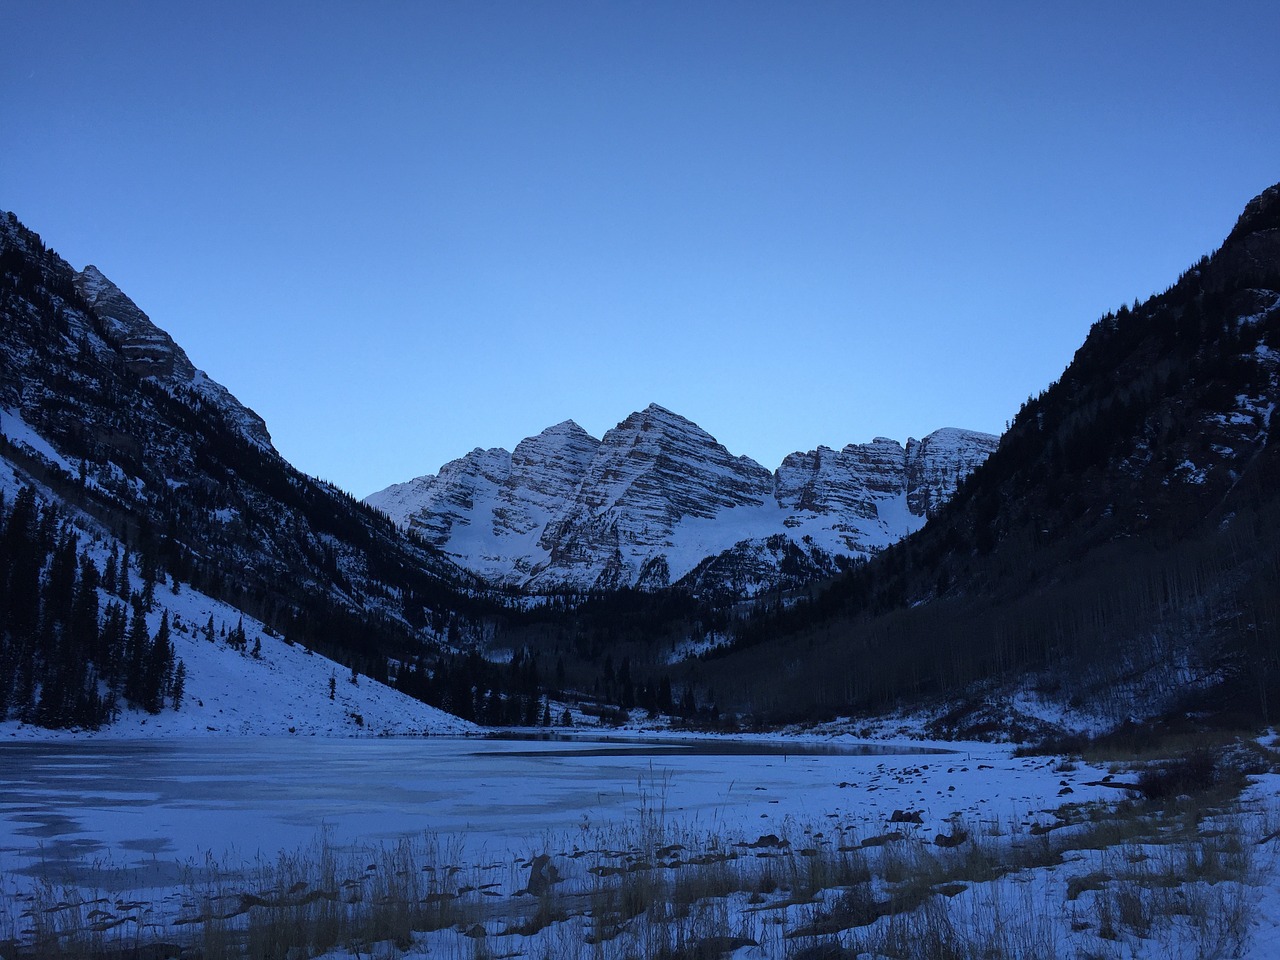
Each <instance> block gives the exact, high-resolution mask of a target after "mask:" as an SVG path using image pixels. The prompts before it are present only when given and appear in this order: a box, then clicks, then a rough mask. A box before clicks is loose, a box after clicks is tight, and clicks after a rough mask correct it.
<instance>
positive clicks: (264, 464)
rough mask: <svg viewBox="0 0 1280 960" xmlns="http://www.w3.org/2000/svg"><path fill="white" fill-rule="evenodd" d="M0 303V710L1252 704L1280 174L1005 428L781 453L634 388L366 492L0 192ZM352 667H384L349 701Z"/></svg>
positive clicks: (1011, 727) (975, 720)
mask: <svg viewBox="0 0 1280 960" xmlns="http://www.w3.org/2000/svg"><path fill="white" fill-rule="evenodd" d="M0 314H2V316H3V327H0V721H3V720H5V719H18V720H22V721H24V722H32V723H37V724H40V725H43V726H55V727H57V726H61V727H77V728H84V727H96V726H101V725H103V724H107V723H112V722H116V723H122V722H123V720H122V719H121V718H122V717H124V718H130V717H132V718H140V719H138V720H137V722H138V724H141V723H142V722H144V721H145V720H146V718H148V717H155V716H157V715H158V714H159V713H160V712H161V711H166V710H169V709H171V708H173V709H175V710H179V709H180V710H181V711H182V716H183V717H184V720H183V722H182V723H181V724H179V725H178V726H179V727H180V728H181V729H183V730H199V729H201V728H206V729H210V730H213V729H219V730H221V729H235V730H236V731H237V732H250V731H251V730H252V729H253V728H254V726H255V723H260V722H261V721H262V714H261V713H260V712H259V713H258V714H257V715H256V717H257V719H256V720H255V719H253V718H252V717H250V716H248V715H246V714H244V713H243V712H239V711H243V710H244V709H245V708H246V706H247V701H246V700H245V699H244V697H239V698H237V697H234V696H230V695H229V694H226V693H225V691H226V690H227V689H230V688H231V687H233V686H234V685H235V681H234V679H233V678H235V677H238V676H244V677H246V678H250V677H252V678H254V679H253V683H250V684H247V685H246V689H266V688H267V687H268V686H269V685H270V684H276V685H279V684H292V685H293V686H292V688H291V689H292V692H291V694H290V699H289V702H290V703H291V704H292V705H293V706H291V707H290V708H289V711H288V712H287V713H282V714H281V715H280V716H275V717H273V718H272V722H271V726H272V729H285V730H291V729H298V728H299V722H300V721H295V718H296V717H298V716H301V715H303V714H306V715H307V717H308V719H307V721H306V723H305V724H304V726H308V727H309V728H310V729H313V730H329V731H334V730H344V729H345V730H348V731H349V730H351V729H352V728H360V727H361V726H362V725H363V723H364V720H363V716H364V713H365V712H368V713H369V715H370V716H371V717H372V716H375V715H376V716H377V717H379V718H380V719H379V721H378V722H379V723H385V725H386V726H385V728H386V729H387V730H399V731H403V730H405V729H414V728H434V729H438V730H445V729H453V728H455V727H453V726H451V724H453V721H451V720H448V718H443V719H442V717H443V715H442V714H439V713H438V712H436V713H432V712H430V711H429V710H424V709H422V705H421V704H417V705H414V706H412V707H409V706H406V705H405V704H406V703H407V701H405V700H403V698H404V697H405V696H409V697H413V698H417V699H419V700H422V701H425V702H426V703H427V704H430V705H432V706H434V707H439V708H443V709H444V710H446V711H448V712H449V713H452V714H454V715H455V716H457V717H461V718H463V719H464V720H472V719H475V720H480V721H482V722H487V723H528V722H531V721H536V720H537V719H538V717H539V716H542V717H548V718H549V715H550V711H549V709H548V707H549V702H548V701H549V700H554V701H555V702H556V703H557V704H567V703H569V702H572V703H574V704H575V705H577V708H579V709H580V710H582V709H585V707H584V706H583V705H584V704H585V705H586V706H587V707H589V708H590V710H592V711H595V715H597V716H603V715H605V714H607V713H608V712H609V711H613V710H623V709H626V708H630V707H634V706H646V707H647V708H648V709H649V710H651V711H654V712H668V713H671V712H678V713H679V714H681V715H682V716H685V717H689V718H694V717H697V718H701V719H703V720H704V721H705V722H719V721H717V719H716V718H719V717H724V716H728V717H733V716H737V717H746V716H750V717H753V718H755V719H756V720H757V721H759V722H762V723H767V722H782V721H785V720H788V719H805V720H813V719H818V718H823V717H830V716H834V715H841V714H846V715H847V714H854V713H869V712H879V711H883V710H885V709H888V708H892V707H899V706H904V705H906V706H913V707H916V708H918V707H919V706H920V705H921V704H926V703H933V704H938V705H941V706H940V707H939V709H940V711H941V716H942V718H943V719H944V720H945V722H943V720H940V724H941V725H940V726H939V728H938V729H937V730H936V731H935V732H936V733H938V734H939V735H960V736H978V735H987V734H990V733H992V732H993V731H1001V732H1003V733H1005V734H1010V733H1013V734H1015V735H1023V736H1025V735H1030V734H1034V733H1036V732H1037V730H1039V728H1037V727H1036V724H1035V723H1032V722H1031V721H1030V720H1028V719H1027V717H1026V716H1023V715H1022V714H1017V715H1015V714H1016V713H1017V712H1016V711H1015V714H1011V713H1010V712H1009V711H1008V710H1005V709H1004V708H1000V709H997V708H996V707H995V706H994V704H995V703H996V702H997V701H999V702H1002V703H1006V704H1008V703H1012V702H1015V701H1016V702H1017V703H1019V704H1022V705H1023V707H1026V706H1027V704H1031V703H1037V704H1040V706H1039V707H1036V708H1035V710H1032V711H1031V712H1032V713H1034V712H1036V711H1037V710H1038V711H1039V715H1040V716H1044V715H1046V714H1051V715H1055V716H1057V717H1058V718H1059V720H1058V722H1059V724H1060V725H1069V724H1070V723H1072V722H1074V721H1072V720H1070V717H1072V716H1076V717H1081V718H1085V719H1083V720H1081V721H1080V722H1081V723H1084V722H1088V723H1092V724H1095V725H1096V724H1098V723H1104V724H1110V725H1119V724H1122V723H1124V722H1125V721H1126V720H1128V719H1130V718H1134V717H1138V718H1143V717H1152V716H1164V717H1169V716H1180V717H1185V716H1187V715H1194V716H1216V717H1237V718H1239V719H1240V720H1241V721H1242V722H1248V723H1254V722H1257V721H1259V720H1260V721H1262V722H1264V723H1269V722H1272V721H1273V719H1274V715H1275V713H1276V710H1277V708H1276V706H1275V705H1276V704H1277V703H1280V599H1277V598H1280V447H1277V445H1276V444H1275V443H1273V442H1272V434H1273V420H1274V414H1275V410H1276V407H1277V404H1280V185H1277V186H1276V187H1272V188H1271V189H1269V190H1267V191H1264V192H1263V193H1262V194H1260V195H1259V196H1258V197H1257V198H1255V199H1254V200H1253V201H1251V202H1250V203H1249V204H1248V205H1247V206H1246V208H1245V210H1244V212H1243V214H1242V215H1241V216H1240V218H1239V220H1238V221H1237V223H1236V225H1235V227H1234V228H1233V229H1232V230H1231V231H1230V232H1229V234H1228V235H1227V238H1226V240H1225V242H1224V243H1223V245H1222V247H1221V248H1220V249H1219V250H1217V251H1216V252H1214V253H1213V254H1211V255H1209V256H1207V257H1204V258H1202V259H1201V260H1200V261H1199V262H1197V263H1195V264H1194V265H1193V266H1192V267H1191V268H1190V269H1188V270H1187V271H1186V272H1185V273H1184V274H1183V275H1182V276H1181V277H1180V278H1178V279H1177V281H1176V282H1175V283H1173V284H1172V285H1171V286H1170V287H1169V288H1168V289H1167V290H1166V291H1164V292H1163V293H1160V294H1158V295H1156V296H1153V297H1151V298H1149V299H1148V300H1146V301H1145V302H1143V303H1135V304H1134V305H1133V306H1132V307H1129V306H1125V307H1122V308H1120V309H1119V310H1116V311H1114V312H1111V313H1108V314H1107V315H1105V316H1103V317H1102V318H1100V319H1099V320H1098V321H1097V322H1096V323H1095V324H1094V325H1093V327H1092V329H1091V330H1090V332H1089V335H1088V337H1087V339H1086V340H1085V342H1084V343H1083V344H1082V345H1081V347H1080V348H1079V350H1078V351H1077V352H1076V354H1075V356H1074V357H1073V358H1072V359H1071V362H1070V363H1069V364H1068V366H1067V367H1066V369H1065V371H1064V372H1063V374H1062V376H1061V377H1060V378H1059V379H1058V380H1056V381H1055V382H1054V383H1052V384H1050V385H1048V386H1047V387H1046V388H1045V390H1044V391H1043V392H1042V393H1040V394H1039V395H1038V396H1035V397H1032V398H1030V399H1029V400H1028V401H1027V403H1026V404H1024V405H1023V408H1022V409H1021V410H1020V411H1019V412H1018V413H1017V415H1016V417H1015V418H1014V419H1013V421H1012V424H1011V426H1010V428H1009V429H1008V430H1007V431H1006V433H1005V434H1004V435H1003V436H1002V437H1001V438H1000V440H999V442H998V443H997V442H996V440H995V438H993V437H990V436H986V435H983V434H978V433H974V432H971V431H965V430H958V429H951V428H948V429H943V430H938V431H935V432H933V433H931V434H928V435H927V436H925V437H924V439H922V440H919V441H916V440H908V441H907V442H906V443H905V444H902V443H899V442H897V441H894V440H888V439H884V438H877V439H875V440H873V441H872V442H870V443H866V444H851V445H849V446H846V447H844V448H842V449H840V450H835V449H831V448H826V447H819V448H818V449H817V450H814V451H809V452H805V453H795V454H792V455H790V456H788V457H787V458H785V459H784V461H783V462H782V464H780V465H779V466H778V468H777V469H776V470H772V471H770V470H768V469H766V468H765V467H763V466H761V465H760V464H758V463H756V462H755V461H753V460H751V459H749V458H747V457H741V456H735V455H733V454H731V453H729V452H728V451H727V450H726V449H725V448H724V447H723V446H722V445H721V444H719V443H718V442H717V441H716V440H715V439H714V438H713V437H711V436H710V435H709V434H708V433H707V432H706V431H704V430H702V429H701V428H700V427H698V426H697V425H695V424H693V423H692V422H691V421H689V420H687V419H684V418H683V417H680V416H678V415H677V414H675V413H672V412H671V411H670V410H667V409H665V408H663V407H661V406H658V405H656V404H654V405H650V406H649V407H647V408H645V409H644V410H641V411H638V412H636V413H633V414H631V415H630V416H628V417H627V418H625V419H624V420H623V421H622V422H620V423H619V424H618V425H617V426H616V427H615V428H614V429H612V430H610V431H608V432H607V433H606V434H605V435H604V436H603V437H601V438H599V439H597V438H595V437H592V436H590V435H589V434H587V433H586V432H585V431H584V430H582V429H581V428H580V427H578V426H577V425H576V424H574V423H573V422H571V421H566V422H564V423H561V424H558V425H556V426H553V427H550V428H548V429H547V430H544V431H543V432H542V433H540V434H538V435H537V436H535V437H531V438H529V439H527V440H524V441H522V442H521V443H520V444H518V445H517V446H516V449H515V450H514V451H511V452H510V453H508V452H506V451H504V450H501V449H494V450H475V451H473V452H472V453H470V454H468V455H466V456H465V457H462V458H460V459H459V460H456V461H453V462H452V463H450V464H446V465H445V466H444V467H443V468H441V470H440V471H439V473H437V474H435V475H434V476H427V477H421V478H418V479H417V480H412V481H409V482H408V483H405V484H399V485H396V486H393V487H390V488H388V489H387V490H384V491H381V492H379V493H378V494H375V495H373V496H371V497H370V498H369V499H368V502H367V503H365V502H360V501H357V500H356V499H355V498H353V497H351V496H350V495H348V494H346V493H344V492H343V491H341V490H338V489H336V488H334V487H333V486H331V485H329V484H326V483H324V482H322V481H319V480H316V479H314V478H312V477H308V476H306V475H305V474H303V473H301V472H300V471H298V470H296V469H295V468H293V467H292V466H291V465H290V464H288V463H287V462H286V461H285V460H284V459H283V458H282V457H281V456H280V454H279V453H278V452H277V451H276V450H275V448H274V446H273V445H272V441H271V437H270V434H269V433H268V431H267V427H266V425H265V424H264V423H263V421H262V419H261V418H260V417H258V416H257V415H256V414H255V413H254V412H253V411H251V410H249V409H247V408H246V407H245V406H244V405H243V404H241V403H240V402H239V401H238V400H236V398H235V397H233V396H232V395H231V394H230V393H229V392H228V391H227V390H226V389H225V388H224V387H222V386H221V385H219V384H217V383H216V382H214V381H213V380H212V379H211V378H209V377H208V376H207V375H206V374H204V373H202V372H201V371H200V370H199V369H198V368H197V367H196V366H195V364H194V363H192V361H191V359H190V358H189V357H187V355H186V354H185V352H184V351H183V350H182V349H181V347H180V346H179V345H178V344H176V343H175V342H174V341H173V340H172V338H170V337H169V336H168V335H167V334H165V333H164V332H163V331H162V330H161V329H160V328H159V327H157V326H156V325H155V324H153V323H152V322H151V320H150V319H149V318H148V317H147V316H146V314H145V313H144V312H143V311H142V310H141V309H140V308H139V307H138V306H137V305H136V304H135V303H133V301H132V300H130V299H129V298H128V297H127V296H126V295H125V294H124V293H123V292H122V291H121V290H120V289H119V288H118V287H117V286H116V285H115V284H113V283H112V282H111V281H110V280H108V279H107V278H106V277H105V276H104V275H103V274H102V272H101V271H99V270H97V269H96V268H94V267H86V268H85V269H84V270H83V271H76V270H75V269H73V268H72V267H71V266H70V265H68V264H67V263H66V262H65V261H64V260H62V258H60V257H59V256H58V255H57V254H56V253H54V252H53V251H52V250H50V249H49V248H48V247H46V246H45V244H44V243H43V241H42V240H41V239H40V238H39V237H38V236H37V235H36V234H35V233H33V232H32V231H30V230H28V229H27V228H26V227H24V226H23V225H22V224H21V223H19V222H18V220H17V218H16V217H14V216H13V215H12V214H0ZM926 521H927V522H926ZM636 588H639V589H636ZM791 588H802V589H791ZM534 594H537V596H534ZM744 598H745V602H744ZM200 620H203V621H204V622H203V623H201V622H199V621H200ZM193 645H194V646H193ZM312 658H320V659H312ZM189 669H190V670H193V671H199V674H189V673H188V670H189ZM339 674H341V675H342V676H343V678H344V682H347V680H346V678H347V677H348V675H349V680H350V682H349V683H348V684H347V686H345V687H344V686H342V685H340V684H337V682H336V680H337V676H338V675H339ZM212 677H221V678H223V679H222V680H218V681H217V682H216V683H215V682H214V681H213V680H211V678H212ZM376 682H385V683H388V684H391V685H393V686H394V687H395V688H397V689H398V690H399V691H400V696H401V699H400V700H397V699H396V697H395V696H391V697H390V699H386V698H384V697H383V696H382V694H379V695H378V696H377V697H372V696H367V695H366V694H365V693H361V694H360V698H361V699H359V700H357V699H354V697H355V694H354V691H356V690H357V689H363V690H369V689H371V687H370V685H371V684H373V683H376ZM361 684H363V685H364V686H363V687H361ZM316 687H319V688H320V689H318V690H317V689H315V688H316ZM326 687H327V689H326ZM348 687H349V688H350V689H348ZM335 688H336V689H335ZM220 689H221V690H223V691H224V693H223V694H218V690H220ZM379 689H381V688H379ZM339 692H341V695H339ZM215 696H220V697H221V700H220V701H219V702H221V703H222V704H223V706H222V707H216V706H214V707H209V706H206V701H211V702H212V701H213V698H214V697H215ZM388 696H390V693H388ZM193 698H194V699H195V701H196V702H195V703H194V704H193V703H192V699H193ZM317 699H319V700H322V701H324V702H325V703H328V704H330V705H331V706H329V707H325V708H324V710H311V709H310V708H309V707H308V706H306V705H307V704H309V703H311V702H312V701H314V700H317ZM540 704H541V707H540ZM255 708H256V709H259V710H260V709H262V708H261V706H257V707H255ZM375 709H376V714H375ZM1019 709H1022V708H1019ZM1028 709H1030V708H1028ZM215 710H220V711H225V712H223V713H215V712H214V711H215ZM198 711H205V712H203V713H201V712H198ZM233 712H239V713H238V718H237V719H236V720H234V722H232V723H228V722H227V720H226V714H227V713H233ZM166 716H168V714H166ZM579 716H581V713H580V714H579ZM170 726H172V724H170ZM1042 726H1043V724H1042ZM1040 732H1043V731H1042V730H1041V731H1040Z"/></svg>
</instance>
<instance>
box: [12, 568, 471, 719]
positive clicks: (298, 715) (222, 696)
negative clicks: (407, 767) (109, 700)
mask: <svg viewBox="0 0 1280 960" xmlns="http://www.w3.org/2000/svg"><path fill="white" fill-rule="evenodd" d="M133 575H134V577H135V582H136V577H137V573H136V571H134V572H133ZM108 599H109V598H108V597H107V596H106V594H105V593H104V594H103V602H104V603H105V602H107V600H108ZM155 599H156V604H155V609H154V610H153V611H152V612H151V613H150V614H148V615H147V624H148V628H149V629H150V632H151V634H152V635H153V636H154V635H155V633H156V631H157V630H158V629H159V626H160V620H161V617H163V616H164V615H166V614H167V615H168V617H169V625H170V629H171V639H172V642H173V647H174V658H175V662H177V661H179V660H180V661H182V662H183V663H184V664H185V665H186V676H187V679H186V684H185V692H184V695H183V699H182V705H181V708H180V709H179V710H172V709H165V710H162V711H161V712H160V713H159V714H155V715H152V714H148V713H145V712H143V711H140V710H123V711H122V712H121V714H120V717H119V719H118V720H116V721H115V722H114V723H112V724H111V725H110V726H109V727H106V728H104V729H103V730H102V731H99V732H93V731H75V732H69V731H50V730H42V729H39V728H37V727H31V726H27V725H25V724H22V723H19V722H17V721H9V722H7V723H0V742H12V741H14V740H28V741H31V740H36V741H43V740H68V739H73V740H82V739H85V738H95V739H97V738H110V739H118V738H138V737H187V736H204V735H216V734H235V735H250V734H272V735H296V736H317V735H318V736H326V737H334V736H339V737H340V736H362V735H392V734H394V735H412V734H453V735H457V734H466V733H470V732H475V731H476V729H477V728H476V727H475V725H474V724H471V723H469V722H467V721H465V720H460V719H458V718H457V717H454V716H451V715H450V714H447V713H444V712H443V711H441V710H437V709H436V708H434V707H430V706H428V705H426V704H425V703H421V702H419V701H417V700H414V699H413V698H411V697H407V696H405V695H403V694H401V693H399V692H398V691H396V690H393V689H391V688H390V687H388V686H386V685H384V684H381V683H377V682H375V681H373V680H370V679H369V678H368V677H358V678H357V681H356V683H352V682H351V671H350V669H348V668H347V667H344V666H342V665H340V664H336V663H334V662H333V661H332V660H329V659H327V658H325V657H322V656H320V655H319V654H316V653H313V652H312V651H310V650H308V649H307V648H305V647H303V646H300V645H298V644H289V643H286V642H285V641H284V640H283V639H281V638H279V637H276V636H272V635H271V634H270V633H268V631H267V630H266V629H265V628H264V627H263V626H262V624H261V623H259V622H258V621H256V620H254V619H252V618H250V617H242V615H241V613H240V611H239V610H237V609H235V608H234V607H230V606H228V605H227V604H224V603H221V602H219V601H217V600H213V599H211V598H209V597H207V596H205V595H204V594H202V593H199V592H197V591H195V590H193V589H191V588H190V587H189V586H187V585H182V586H180V587H179V588H178V589H177V591H176V592H175V590H174V587H173V584H172V583H170V584H168V585H166V586H158V587H157V588H156V591H155ZM210 617H212V618H213V623H214V639H213V641H209V640H207V639H206V638H205V635H204V631H205V628H206V627H207V625H208V623H209V618H210ZM240 624H243V627H244V630H245V635H246V640H247V642H246V645H245V649H244V651H242V652H241V651H237V650H235V649H233V648H232V647H231V646H229V645H228V643H227V636H226V634H229V633H231V631H233V630H234V629H236V627H237V626H238V625H240ZM255 647H258V648H259V649H258V655H257V656H256V657H255V656H254V655H253V651H254V649H255ZM331 677H332V678H333V679H334V683H333V697H332V699H330V696H329V689H330V684H329V680H330V678H331Z"/></svg>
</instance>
